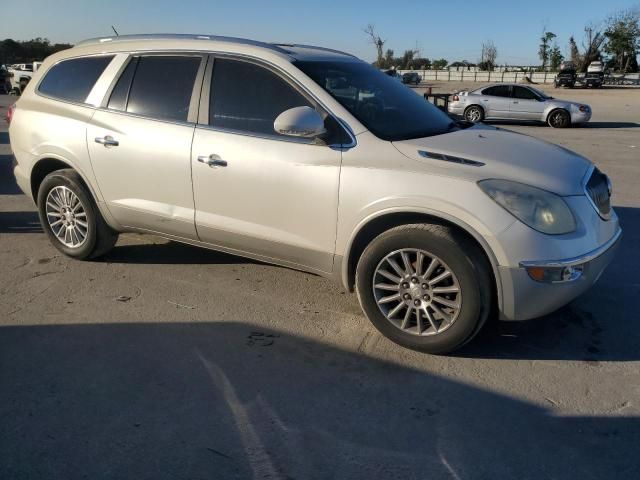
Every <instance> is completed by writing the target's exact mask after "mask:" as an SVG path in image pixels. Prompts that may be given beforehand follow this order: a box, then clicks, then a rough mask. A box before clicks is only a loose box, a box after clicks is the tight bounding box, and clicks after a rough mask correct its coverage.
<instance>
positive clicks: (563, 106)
mask: <svg viewBox="0 0 640 480" xmlns="http://www.w3.org/2000/svg"><path fill="white" fill-rule="evenodd" d="M449 113H453V114H456V115H461V116H463V117H464V118H465V119H466V120H468V121H470V122H474V123H477V122H482V121H483V120H519V121H536V122H544V123H547V124H548V125H549V126H551V127H554V128H565V127H569V126H571V125H574V124H578V123H584V122H588V121H589V120H590V119H591V107H589V105H585V104H584V103H577V102H569V101H566V100H558V99H557V98H553V97H550V96H548V95H547V94H546V93H544V92H542V91H541V90H538V89H537V88H533V87H530V86H528V85H518V84H510V83H501V84H495V85H489V86H485V87H482V88H478V89H476V90H472V91H470V92H467V91H463V92H459V93H456V94H454V95H453V97H452V101H451V102H450V103H449Z"/></svg>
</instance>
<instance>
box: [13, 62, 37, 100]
mask: <svg viewBox="0 0 640 480" xmlns="http://www.w3.org/2000/svg"><path fill="white" fill-rule="evenodd" d="M40 65H42V62H33V63H17V64H15V65H9V67H8V68H7V75H6V78H5V83H6V85H5V90H6V91H7V93H10V94H15V95H20V94H21V93H22V91H23V90H24V88H25V87H26V86H27V84H28V83H29V82H30V81H31V77H33V74H34V73H35V72H37V71H38V68H40Z"/></svg>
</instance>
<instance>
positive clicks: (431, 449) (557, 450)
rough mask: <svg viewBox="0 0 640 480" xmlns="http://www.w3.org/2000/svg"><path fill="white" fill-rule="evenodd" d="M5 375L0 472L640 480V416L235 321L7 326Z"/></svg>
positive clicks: (0, 365)
mask: <svg viewBox="0 0 640 480" xmlns="http://www.w3.org/2000/svg"><path fill="white" fill-rule="evenodd" d="M0 379H1V381H2V388H1V389H0V413H1V414H2V418H3V421H2V422H3V434H2V435H1V436H0V451H2V456H3V461H2V462H0V477H1V478H12V479H19V478H25V479H26V478H47V479H48V480H61V479H70V478H105V477H109V478H153V479H156V480H162V479H173V478H272V479H292V478H304V479H315V478H317V479H323V478H349V479H358V478H362V479H370V478H403V479H414V478H415V479H417V478H456V479H457V478H491V479H502V478H504V479H507V478H517V479H519V480H527V479H535V480H538V479H540V478H551V477H553V478H562V479H564V480H569V479H579V480H583V479H585V478H623V477H624V478H638V475H640V464H639V462H638V460H637V455H636V452H637V445H638V442H640V418H639V417H637V416H613V415H612V416H609V415H607V416H593V415H588V414H581V415H571V416H564V415H560V414H558V413H557V412H555V411H554V410H553V409H552V405H551V404H549V408H545V407H543V406H541V405H539V404H532V403H529V402H526V401H522V400H519V399H516V398H514V397H510V396H506V395H503V394H500V393H497V392H495V391H492V390H489V389H486V388H480V387H478V386H476V385H477V384H473V385H472V384H465V383H461V382H458V381H456V380H454V379H452V378H447V377H444V376H442V375H434V374H432V373H429V372H425V371H421V370H418V369H415V368H410V367H407V366H403V365H402V364H400V363H397V362H395V361H386V360H380V359H374V358H370V357H366V356H364V355H362V354H359V353H355V352H351V351H345V350H342V349H339V348H336V347H334V346H331V345H327V344H326V343H324V342H316V341H312V340H309V339H307V338H302V337H300V336H297V335H293V334H291V333H287V332H282V331H278V330H272V329H266V328H256V327H255V326H251V325H247V324H245V323H243V322H242V321H207V322H198V323H187V324H178V323H128V322H127V320H126V318H123V319H122V322H120V323H117V324H85V325H64V326H63V325H59V326H43V325H33V326H15V327H13V326H12V327H0ZM522 381H523V382H527V378H526V376H524V377H523V380H522ZM538 382H540V380H539V379H538ZM622 400H623V399H620V401H622ZM595 452H597V453H595ZM551 472H553V473H551Z"/></svg>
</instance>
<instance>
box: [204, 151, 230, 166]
mask: <svg viewBox="0 0 640 480" xmlns="http://www.w3.org/2000/svg"><path fill="white" fill-rule="evenodd" d="M198 161H199V162H200V163H206V164H207V165H209V166H210V167H226V166H227V161H226V160H222V159H221V158H220V155H216V154H212V155H200V156H198Z"/></svg>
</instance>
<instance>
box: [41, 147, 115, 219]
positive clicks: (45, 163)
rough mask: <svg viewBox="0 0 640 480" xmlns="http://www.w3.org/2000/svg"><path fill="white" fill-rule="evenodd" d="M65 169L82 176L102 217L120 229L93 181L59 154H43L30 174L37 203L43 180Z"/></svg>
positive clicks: (83, 182) (82, 180) (81, 178)
mask: <svg viewBox="0 0 640 480" xmlns="http://www.w3.org/2000/svg"><path fill="white" fill-rule="evenodd" d="M64 169H71V170H73V171H74V172H76V173H77V174H78V176H79V177H80V181H81V182H82V186H83V187H85V188H86V189H87V191H88V192H89V194H90V195H91V197H92V199H93V201H94V202H95V204H96V206H97V207H98V209H99V210H100V213H101V214H102V217H103V218H104V219H105V221H106V222H107V224H108V225H109V226H110V227H111V228H113V229H114V230H119V229H120V227H119V225H118V224H117V222H115V220H114V219H113V218H112V217H111V214H110V212H109V211H108V210H107V208H105V205H104V203H103V202H101V201H100V197H99V196H98V194H97V193H98V192H96V191H95V190H94V189H93V187H92V185H91V182H89V181H88V180H87V178H86V176H85V174H84V173H83V172H82V170H81V169H79V168H77V167H76V166H75V165H74V164H73V163H72V162H69V161H68V160H67V159H64V158H62V157H60V156H58V155H52V154H49V155H43V156H42V157H41V158H39V159H38V160H36V161H35V162H34V163H33V165H32V167H31V172H30V174H29V184H30V188H31V195H32V198H33V201H34V202H35V203H37V202H38V190H39V189H40V185H41V184H42V181H43V180H44V179H45V177H46V176H47V175H49V174H50V173H52V172H55V171H57V170H64Z"/></svg>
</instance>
